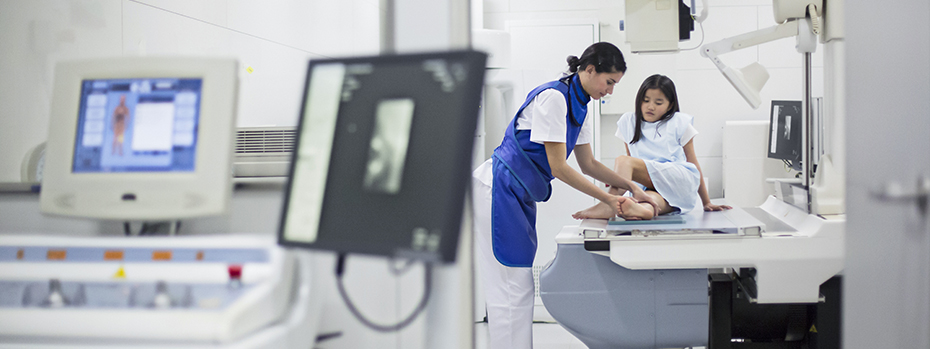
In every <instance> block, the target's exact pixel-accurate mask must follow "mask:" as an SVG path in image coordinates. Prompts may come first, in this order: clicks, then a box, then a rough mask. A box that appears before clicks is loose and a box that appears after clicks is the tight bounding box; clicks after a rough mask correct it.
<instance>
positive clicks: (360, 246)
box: [279, 51, 487, 261]
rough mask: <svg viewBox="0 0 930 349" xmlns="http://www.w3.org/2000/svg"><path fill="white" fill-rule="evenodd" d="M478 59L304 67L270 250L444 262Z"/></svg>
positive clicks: (469, 139)
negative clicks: (274, 244)
mask: <svg viewBox="0 0 930 349" xmlns="http://www.w3.org/2000/svg"><path fill="white" fill-rule="evenodd" d="M486 59H487V56H486V55H485V54H484V53H480V52H474V51H460V52H443V53H425V54H414V55H394V56H376V57H357V58H347V59H324V60H313V61H311V62H310V64H309V68H308V70H307V83H306V90H305V93H304V101H303V106H302V110H301V117H300V124H299V126H298V138H297V146H296V151H295V152H294V157H293V160H292V161H291V174H290V181H289V184H288V190H287V195H286V198H285V203H284V210H283V214H282V219H281V225H280V229H279V242H280V243H281V244H283V245H288V246H298V247H308V248H315V249H324V250H332V251H339V252H347V253H362V254H371V255H381V256H388V257H407V258H417V259H424V260H436V261H440V260H441V261H453V260H454V259H455V252H456V246H457V243H458V238H459V230H460V229H461V224H462V211H463V207H464V204H465V194H466V192H467V188H468V186H469V183H470V180H469V179H470V178H471V176H470V174H471V173H470V172H471V171H470V170H471V158H472V157H471V153H472V149H473V144H474V135H475V128H476V126H477V118H478V106H479V104H480V98H481V89H482V86H483V82H484V70H485V61H486Z"/></svg>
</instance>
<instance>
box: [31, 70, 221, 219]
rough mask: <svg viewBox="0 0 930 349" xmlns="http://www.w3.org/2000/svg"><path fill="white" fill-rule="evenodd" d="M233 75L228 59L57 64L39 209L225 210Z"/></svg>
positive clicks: (196, 213) (85, 212)
mask: <svg viewBox="0 0 930 349" xmlns="http://www.w3.org/2000/svg"><path fill="white" fill-rule="evenodd" d="M237 68H238V63H237V62H236V61H235V60H234V59H223V58H171V57H123V58H108V59H91V60H81V61H66V62H61V63H58V64H57V65H56V68H55V85H54V90H53V93H52V104H51V115H50V117H49V137H48V141H47V145H46V156H45V165H44V171H43V179H42V185H41V190H40V202H41V208H42V211H43V212H44V213H48V214H56V215H66V216H75V217H86V218H98V219H111V220H179V219H182V218H190V217H200V216H208V215H218V214H222V213H224V212H226V211H227V209H228V206H229V200H230V196H231V193H232V175H231V161H232V152H233V140H234V134H235V130H234V127H235V123H236V115H235V110H236V91H237V81H238V80H237Z"/></svg>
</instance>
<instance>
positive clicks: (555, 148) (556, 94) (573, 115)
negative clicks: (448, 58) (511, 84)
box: [473, 42, 655, 349]
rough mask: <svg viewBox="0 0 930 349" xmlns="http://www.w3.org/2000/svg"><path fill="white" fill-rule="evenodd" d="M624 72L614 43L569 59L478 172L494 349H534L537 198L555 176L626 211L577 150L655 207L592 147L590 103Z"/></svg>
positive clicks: (479, 225)
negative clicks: (571, 160) (572, 164)
mask: <svg viewBox="0 0 930 349" xmlns="http://www.w3.org/2000/svg"><path fill="white" fill-rule="evenodd" d="M624 72H626V62H625V61H624V59H623V54H622V53H621V52H620V50H619V49H618V48H617V47H616V46H614V45H613V44H610V43H606V42H600V43H596V44H593V45H591V46H589V47H588V48H587V49H585V51H584V52H583V53H582V55H581V57H580V58H579V57H576V56H569V57H568V72H567V73H565V74H563V76H562V77H561V78H559V79H558V80H556V81H551V82H548V83H545V84H542V85H540V86H539V87H537V88H536V89H534V90H533V91H531V92H530V93H529V95H527V97H526V101H525V102H524V103H523V105H522V106H521V107H520V110H518V111H517V114H516V116H515V117H514V119H513V120H512V121H511V122H510V124H509V125H508V127H507V130H506V131H505V132H504V139H503V141H502V142H501V145H500V146H499V147H497V149H495V150H494V156H493V157H492V158H491V159H488V160H487V161H485V162H484V163H483V164H482V165H481V166H479V167H478V168H477V169H476V170H475V172H474V178H473V190H474V195H475V200H474V204H475V235H476V244H477V245H478V260H477V262H476V264H477V265H478V266H479V267H478V270H479V273H480V274H481V275H482V278H483V279H482V280H483V281H484V285H485V298H486V301H487V311H488V327H489V333H490V337H491V339H490V346H489V347H490V348H491V349H505V348H506V349H511V348H513V349H520V348H532V338H533V334H532V323H533V297H534V292H533V271H532V266H533V259H534V258H535V256H536V202H540V201H547V200H549V196H550V195H551V193H552V187H551V184H550V181H552V179H553V178H558V179H559V180H561V181H563V182H565V183H566V184H568V185H569V186H571V187H572V188H575V189H577V190H579V191H581V192H583V193H585V194H588V195H590V196H592V197H594V198H596V199H598V200H600V201H601V202H603V203H605V204H607V205H608V206H610V207H611V208H612V209H613V210H614V211H616V212H617V213H618V214H619V213H620V201H621V200H622V199H621V198H620V197H619V196H615V195H612V194H609V193H607V192H606V191H605V190H602V189H601V188H599V187H598V186H597V185H595V184H594V183H592V182H591V181H589V180H588V179H587V178H586V177H584V176H583V175H582V174H581V173H578V172H577V171H575V170H574V169H572V168H571V167H569V165H568V163H566V160H567V159H568V156H569V155H570V154H571V153H572V152H573V151H574V153H575V158H576V159H577V160H578V166H579V167H580V168H581V170H582V172H584V173H585V174H587V175H590V176H591V177H594V178H595V179H597V180H600V181H601V182H604V183H606V184H609V185H611V186H615V187H618V188H620V189H626V190H629V191H630V192H632V194H633V198H634V199H635V200H637V201H641V202H647V203H650V204H652V205H653V206H655V202H654V200H653V199H652V198H651V197H649V196H647V195H646V193H645V192H643V190H642V189H640V188H639V186H637V185H635V184H634V183H633V182H631V181H630V180H627V179H624V178H622V177H620V176H619V175H618V174H617V173H616V172H614V171H613V170H611V169H609V168H607V167H606V166H604V165H603V164H601V163H600V162H599V161H597V160H596V159H595V158H594V153H593V152H592V150H591V145H590V142H591V140H592V135H593V131H594V130H593V129H594V126H593V125H594V122H593V121H592V120H587V118H586V116H587V114H588V102H590V101H591V99H595V100H596V99H600V98H601V97H604V96H606V95H608V94H611V93H612V92H613V89H614V85H615V84H617V82H619V81H620V78H622V77H623V74H624ZM621 192H622V191H621Z"/></svg>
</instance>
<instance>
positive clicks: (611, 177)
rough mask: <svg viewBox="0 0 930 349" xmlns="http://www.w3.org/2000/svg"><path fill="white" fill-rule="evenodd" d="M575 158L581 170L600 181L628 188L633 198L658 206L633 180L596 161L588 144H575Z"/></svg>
mask: <svg viewBox="0 0 930 349" xmlns="http://www.w3.org/2000/svg"><path fill="white" fill-rule="evenodd" d="M574 152H575V159H576V160H578V167H581V172H582V173H584V174H586V175H589V176H591V177H594V179H597V180H599V181H601V182H604V183H606V184H608V185H610V186H613V187H617V188H620V189H624V190H629V191H630V192H631V193H633V198H634V199H636V200H637V201H648V202H650V203H652V205H653V207H658V206H657V203H656V202H655V199H654V198H653V197H652V196H649V195H646V192H644V191H643V190H642V189H641V188H640V187H639V185H636V183H634V182H633V181H631V180H629V179H626V178H623V177H621V176H620V175H618V174H617V172H614V171H613V170H611V169H610V168H608V167H607V166H604V164H603V163H601V162H600V161H597V159H595V158H594V152H592V151H591V145H590V144H578V145H576V146H575V151H574Z"/></svg>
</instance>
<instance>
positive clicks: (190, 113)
mask: <svg viewBox="0 0 930 349" xmlns="http://www.w3.org/2000/svg"><path fill="white" fill-rule="evenodd" d="M202 85H203V79H180V78H176V77H175V78H171V77H165V78H151V79H149V78H146V79H139V78H136V79H95V80H93V79H88V80H84V81H83V82H82V83H81V107H80V109H79V111H78V113H79V115H78V127H77V136H76V137H75V145H74V160H73V161H74V162H73V164H72V166H73V167H72V171H73V172H92V173H93V172H171V171H184V172H191V171H193V170H194V164H195V161H194V160H195V159H196V155H197V152H196V149H197V122H198V121H199V117H200V89H201V86H202Z"/></svg>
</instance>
